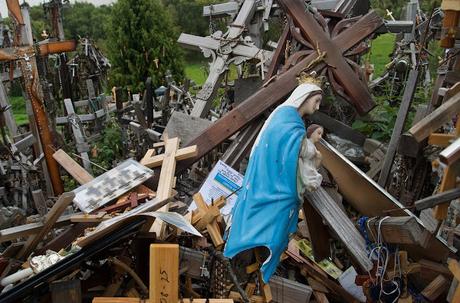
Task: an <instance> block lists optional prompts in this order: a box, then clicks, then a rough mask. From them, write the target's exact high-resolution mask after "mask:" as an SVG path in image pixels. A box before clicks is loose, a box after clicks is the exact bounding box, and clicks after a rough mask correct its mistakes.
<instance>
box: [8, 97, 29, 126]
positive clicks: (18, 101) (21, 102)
mask: <svg viewBox="0 0 460 303" xmlns="http://www.w3.org/2000/svg"><path fill="white" fill-rule="evenodd" d="M9 101H10V104H11V110H12V111H13V116H14V119H15V120H16V123H17V124H18V125H24V124H29V119H28V118H27V112H26V100H25V99H24V97H22V96H18V97H12V96H10V97H9Z"/></svg>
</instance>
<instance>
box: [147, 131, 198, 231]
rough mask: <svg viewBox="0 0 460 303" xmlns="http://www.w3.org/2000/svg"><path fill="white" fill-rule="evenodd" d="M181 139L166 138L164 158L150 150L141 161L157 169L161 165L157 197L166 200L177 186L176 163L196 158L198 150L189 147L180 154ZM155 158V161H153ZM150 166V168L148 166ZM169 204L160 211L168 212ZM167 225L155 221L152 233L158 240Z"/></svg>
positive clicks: (151, 229)
mask: <svg viewBox="0 0 460 303" xmlns="http://www.w3.org/2000/svg"><path fill="white" fill-rule="evenodd" d="M179 151H180V150H179V138H177V137H176V138H172V139H168V138H166V137H165V152H164V154H163V155H161V156H162V157H157V158H155V156H154V154H155V150H154V149H150V150H148V151H147V153H146V154H145V156H144V158H143V159H142V160H141V162H140V163H141V164H144V165H146V166H147V167H155V166H158V165H160V164H161V172H160V179H159V181H158V189H157V195H156V197H157V198H158V199H160V201H161V200H164V199H167V198H169V197H171V196H172V195H173V188H174V186H175V174H176V161H177V160H179V159H187V158H189V157H193V156H196V154H197V148H196V146H195V147H189V148H187V150H186V151H185V152H184V151H182V153H179ZM153 158H155V159H153ZM148 165H150V166H148ZM168 210H169V204H167V205H165V206H163V207H162V208H161V209H160V210H159V211H168ZM165 227H166V226H165V224H164V223H163V221H160V220H155V222H154V223H153V225H152V227H151V228H150V232H155V233H156V235H157V238H161V237H162V236H163V234H164V231H165Z"/></svg>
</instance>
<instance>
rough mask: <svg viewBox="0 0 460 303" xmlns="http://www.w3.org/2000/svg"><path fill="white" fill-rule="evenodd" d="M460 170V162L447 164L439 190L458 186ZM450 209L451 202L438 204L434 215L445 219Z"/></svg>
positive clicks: (438, 218) (436, 217) (439, 218)
mask: <svg viewBox="0 0 460 303" xmlns="http://www.w3.org/2000/svg"><path fill="white" fill-rule="evenodd" d="M459 172H460V162H458V163H456V164H453V165H450V166H447V168H446V169H445V170H444V176H443V177H442V182H441V186H440V187H439V192H441V193H442V192H445V191H447V190H450V189H454V188H455V187H456V178H457V176H458V175H459ZM448 209H449V203H444V204H440V205H436V207H435V208H434V210H433V217H434V218H435V219H437V220H444V219H445V218H446V217H447V210H448Z"/></svg>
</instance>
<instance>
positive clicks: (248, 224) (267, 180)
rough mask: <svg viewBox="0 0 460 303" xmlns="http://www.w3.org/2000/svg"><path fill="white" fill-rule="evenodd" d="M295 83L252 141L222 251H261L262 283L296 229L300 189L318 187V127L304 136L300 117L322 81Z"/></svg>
mask: <svg viewBox="0 0 460 303" xmlns="http://www.w3.org/2000/svg"><path fill="white" fill-rule="evenodd" d="M299 82H300V83H299V85H298V86H297V88H296V89H295V90H294V91H293V92H292V94H291V95H290V96H289V98H288V99H287V100H286V101H285V102H283V103H282V104H281V105H280V106H278V107H277V108H276V109H275V110H274V111H273V112H272V113H271V115H270V116H269V117H268V119H267V120H266V121H265V123H264V125H263V127H262V129H261V131H260V133H259V136H258V137H257V139H256V141H255V143H254V146H253V148H252V150H251V155H250V157H249V162H248V168H247V169H246V172H245V176H244V180H243V184H242V189H241V191H240V192H239V194H238V199H237V201H236V203H235V206H234V207H233V212H232V219H231V220H232V225H231V227H230V231H229V233H228V237H227V243H226V246H225V249H224V256H225V257H228V258H233V257H235V256H236V255H237V254H239V253H241V252H243V251H245V250H249V249H254V248H255V249H257V250H258V251H263V252H262V253H261V254H263V255H265V256H262V258H263V259H265V261H264V262H263V264H262V267H261V272H262V279H263V281H264V282H265V283H268V281H269V280H270V277H271V276H272V274H273V273H274V272H275V270H276V267H277V266H278V263H279V260H280V256H281V254H282V253H283V251H284V250H285V249H286V247H287V244H288V240H289V234H291V233H294V232H295V231H296V229H297V221H298V214H299V207H300V205H301V204H302V202H303V193H304V192H305V190H315V189H317V188H318V187H319V186H320V185H321V175H320V174H319V173H318V171H317V166H318V165H319V162H320V159H321V158H320V157H321V156H320V153H319V152H318V151H317V150H316V147H315V146H314V142H317V141H319V139H320V138H321V134H322V128H321V127H320V128H318V127H312V128H311V133H310V135H308V134H307V130H306V128H305V124H304V121H303V120H302V117H304V116H307V115H311V114H313V113H314V112H315V111H317V110H318V109H319V106H320V103H321V100H322V93H323V91H322V89H321V81H318V79H315V78H314V77H311V76H310V75H304V76H302V75H301V77H300V78H299Z"/></svg>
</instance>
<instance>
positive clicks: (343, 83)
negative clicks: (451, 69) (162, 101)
mask: <svg viewBox="0 0 460 303" xmlns="http://www.w3.org/2000/svg"><path fill="white" fill-rule="evenodd" d="M280 3H281V4H282V5H283V6H286V7H288V9H287V12H288V13H289V14H290V15H293V16H295V18H294V17H293V19H294V22H298V26H300V27H301V29H302V30H301V32H302V36H305V35H306V34H308V36H307V39H309V40H310V41H309V42H307V43H308V44H310V45H315V46H317V48H318V50H319V51H320V52H322V53H323V54H324V52H325V53H326V54H325V56H324V57H323V58H322V59H321V60H319V57H320V54H319V52H318V51H316V50H311V51H310V52H305V53H304V56H303V57H302V56H299V55H297V54H298V53H299V52H297V53H295V54H293V55H292V56H297V58H295V60H291V62H292V67H290V68H288V69H287V70H285V71H284V72H282V73H280V74H278V75H276V76H274V77H272V79H271V80H270V81H267V82H266V83H265V85H264V86H263V87H262V88H261V89H260V90H259V91H258V92H256V93H255V94H253V95H252V96H250V97H249V98H247V99H246V100H245V101H244V102H242V103H241V104H239V105H238V106H236V107H235V108H234V109H233V110H231V111H230V112H228V113H227V114H226V115H225V116H223V117H222V118H220V119H219V120H217V121H216V122H214V124H213V125H211V126H210V127H209V128H207V129H206V130H204V131H203V132H202V133H201V134H199V135H198V136H197V137H195V138H194V139H192V140H191V141H190V142H188V143H187V145H197V146H198V148H199V150H198V155H197V156H196V157H194V158H192V159H190V160H185V161H184V162H183V163H180V164H179V168H180V169H184V168H186V167H188V166H190V165H191V164H192V163H194V162H195V161H197V160H198V159H200V158H201V157H202V156H204V155H205V154H207V153H208V152H209V151H211V150H212V149H213V148H214V147H216V146H217V145H218V144H220V143H221V142H223V141H224V140H226V139H227V138H229V137H230V136H232V135H233V134H234V133H235V132H237V131H238V130H240V129H241V128H243V127H244V126H246V125H247V124H248V123H249V122H251V121H252V120H254V119H255V118H257V117H258V116H260V115H261V114H263V113H264V111H266V110H267V109H269V108H270V107H272V106H273V105H276V104H278V103H279V102H281V101H282V100H283V98H284V97H285V96H286V95H288V94H289V93H290V92H291V91H292V90H293V89H294V88H295V87H296V85H297V81H296V77H298V76H299V74H300V73H301V72H304V71H311V70H317V71H321V69H323V70H325V73H326V74H328V75H329V76H332V77H334V79H333V80H332V81H335V82H336V84H335V88H336V90H337V89H338V90H340V93H342V94H343V95H346V96H349V98H348V100H350V102H351V103H352V104H353V105H354V106H355V108H356V109H357V111H358V112H359V113H361V114H364V113H366V112H368V111H370V110H371V109H372V108H373V107H374V102H373V101H372V97H371V95H370V93H369V91H368V89H367V87H366V86H365V84H364V83H363V82H362V81H361V80H360V78H359V77H358V75H357V74H356V73H355V72H354V71H353V70H352V68H351V67H350V65H348V64H350V62H349V60H348V59H347V58H346V56H350V55H352V54H356V52H357V51H358V50H357V48H354V47H355V46H361V42H362V40H364V39H366V38H367V37H368V36H370V35H371V34H372V33H373V32H374V31H376V30H377V29H378V28H379V27H380V26H382V25H383V20H382V19H381V18H380V17H379V16H378V15H377V14H376V13H375V12H370V13H368V14H367V15H365V16H363V17H362V18H360V19H359V20H357V19H356V18H355V19H352V20H350V19H345V20H343V21H341V22H339V23H337V25H336V27H335V28H334V30H333V34H332V35H330V34H329V31H327V32H325V30H324V29H323V28H322V27H321V26H320V25H319V23H318V22H317V21H316V20H315V18H314V16H313V14H312V13H311V12H309V11H305V10H304V7H303V3H302V2H301V1H289V2H288V1H280ZM353 22H354V23H353ZM310 26H311V27H310ZM337 27H338V28H337ZM336 28H337V29H336ZM304 33H305V34H304ZM304 40H305V39H304ZM358 48H359V49H360V50H361V51H362V49H363V48H362V47H358ZM292 56H291V57H292ZM288 61H289V58H288ZM329 70H331V71H329ZM329 79H331V77H330V78H329Z"/></svg>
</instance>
